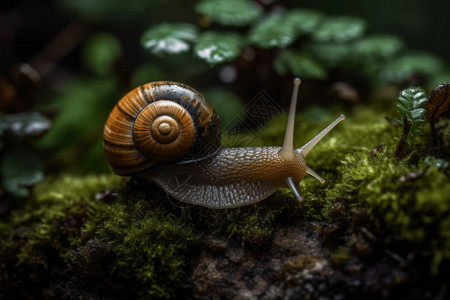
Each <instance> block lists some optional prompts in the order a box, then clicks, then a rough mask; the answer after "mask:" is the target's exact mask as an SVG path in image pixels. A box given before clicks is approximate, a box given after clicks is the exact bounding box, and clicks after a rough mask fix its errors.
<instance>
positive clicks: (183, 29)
mask: <svg viewBox="0 0 450 300" xmlns="http://www.w3.org/2000/svg"><path fill="white" fill-rule="evenodd" d="M196 40H197V27H195V26H194V25H192V24H186V23H161V24H158V25H155V26H153V27H151V28H150V29H148V30H147V31H146V32H144V34H143V35H142V38H141V44H142V46H143V47H144V48H145V49H147V50H150V52H151V53H153V54H156V55H162V54H179V53H183V52H186V51H188V50H189V49H190V48H191V43H193V42H195V41H196Z"/></svg>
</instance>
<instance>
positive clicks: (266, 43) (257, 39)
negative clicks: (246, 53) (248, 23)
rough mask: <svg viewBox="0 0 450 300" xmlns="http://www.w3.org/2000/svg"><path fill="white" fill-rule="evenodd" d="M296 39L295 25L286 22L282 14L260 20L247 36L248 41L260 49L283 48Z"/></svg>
mask: <svg viewBox="0 0 450 300" xmlns="http://www.w3.org/2000/svg"><path fill="white" fill-rule="evenodd" d="M297 37H298V31H297V30H296V28H295V23H293V22H286V20H285V18H284V15H282V14H274V15H271V16H269V17H267V18H266V19H264V20H262V21H261V22H259V23H258V24H257V25H256V26H255V27H253V28H252V29H251V31H250V33H249V35H248V39H249V41H250V42H251V43H253V44H255V45H257V46H258V47H261V48H273V47H279V48H285V47H286V46H288V45H289V44H291V43H292V42H293V41H294V40H295V39H296V38H297Z"/></svg>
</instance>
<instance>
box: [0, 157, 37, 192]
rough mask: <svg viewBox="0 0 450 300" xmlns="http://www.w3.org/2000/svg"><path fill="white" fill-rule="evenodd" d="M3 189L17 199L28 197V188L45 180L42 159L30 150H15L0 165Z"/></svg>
mask: <svg viewBox="0 0 450 300" xmlns="http://www.w3.org/2000/svg"><path fill="white" fill-rule="evenodd" d="M0 175H1V177H2V184H3V188H4V189H5V190H6V191H8V192H9V193H11V194H12V195H13V196H15V197H26V196H28V194H29V192H28V187H31V186H33V185H35V184H36V183H38V182H40V181H42V180H43V179H44V166H43V163H42V161H41V160H40V158H39V157H38V156H37V155H36V154H35V153H34V152H33V151H32V150H29V149H25V148H20V149H13V150H11V151H9V152H8V153H6V154H5V155H4V156H3V159H2V161H1V163H0Z"/></svg>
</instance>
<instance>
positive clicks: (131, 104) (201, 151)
mask: <svg viewBox="0 0 450 300" xmlns="http://www.w3.org/2000/svg"><path fill="white" fill-rule="evenodd" d="M299 85H300V79H298V78H297V79H295V80H294V91H293V94H292V101H291V106H290V109H289V117H288V123H287V126H286V135H285V139H284V143H283V147H256V148H220V146H219V144H220V133H221V130H220V124H219V120H218V117H217V115H216V114H215V112H214V109H213V108H212V106H211V105H210V104H209V103H208V102H207V101H206V99H205V98H204V97H203V96H202V95H201V94H200V93H199V92H197V91H196V90H194V89H193V88H191V87H189V86H187V85H184V84H181V83H177V82H170V81H158V82H153V83H148V84H145V85H143V86H141V87H138V88H136V89H134V90H132V91H131V92H129V93H128V94H127V95H125V96H124V97H123V98H122V99H121V100H120V101H119V102H118V104H117V105H116V106H115V108H114V109H113V111H112V112H111V114H110V116H109V118H108V120H107V122H106V125H105V129H104V143H103V144H104V150H105V156H106V159H107V161H108V163H109V164H110V165H111V167H112V168H113V170H114V172H115V173H117V174H119V175H137V176H140V177H142V178H144V179H146V180H148V181H151V182H154V183H156V184H158V185H159V186H160V187H161V188H162V189H164V190H165V191H166V192H167V193H168V194H169V195H171V196H172V197H174V198H176V199H178V200H180V201H183V202H187V203H191V204H196V205H202V206H206V207H210V208H216V209H220V208H231V207H238V206H243V205H248V204H252V203H255V202H258V201H261V200H263V199H265V198H267V197H268V196H269V195H271V194H272V193H273V192H275V191H276V190H277V189H279V188H282V187H287V188H290V189H291V190H292V192H293V193H294V196H295V197H296V198H297V200H298V201H302V200H303V198H302V196H301V194H300V192H299V190H298V185H299V183H300V181H301V180H302V179H303V177H304V176H305V174H307V173H308V174H310V175H312V176H314V177H315V178H317V179H318V180H319V181H321V182H322V183H324V182H325V180H323V179H322V178H321V177H320V176H319V175H317V174H316V173H315V172H314V171H313V170H312V169H311V168H310V167H309V166H307V164H306V162H305V157H306V155H307V154H308V152H309V151H310V150H311V149H312V148H313V147H314V146H315V145H316V144H317V143H318V142H319V141H320V140H321V139H322V138H323V137H324V136H325V135H326V134H327V133H328V132H330V130H331V129H333V128H334V127H335V126H336V125H337V124H338V123H339V122H340V121H342V120H344V119H345V117H344V115H341V116H340V117H339V118H338V119H336V120H335V121H334V122H333V123H332V124H330V125H329V126H328V127H327V128H325V129H324V130H323V131H322V132H320V133H319V134H318V135H317V136H316V137H315V138H313V139H312V140H311V141H310V142H308V143H307V144H306V145H305V146H303V147H302V148H299V149H294V148H293V143H294V123H295V106H296V102H297V94H298V87H299Z"/></svg>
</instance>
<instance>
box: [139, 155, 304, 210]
mask: <svg viewBox="0 0 450 300" xmlns="http://www.w3.org/2000/svg"><path fill="white" fill-rule="evenodd" d="M280 150H281V147H255V148H222V149H220V151H219V152H218V153H217V155H216V156H214V157H212V158H210V159H206V160H202V161H199V162H196V163H189V164H158V165H155V168H153V169H152V170H150V171H148V172H146V173H144V174H142V175H140V176H141V177H143V178H145V179H147V180H149V181H152V182H155V183H156V184H158V185H159V186H161V187H162V188H163V189H164V190H165V191H166V192H167V193H169V194H170V195H171V196H173V197H174V198H177V199H178V200H181V201H183V202H187V203H192V204H197V205H202V206H207V207H210V208H231V207H237V206H242V205H248V204H252V203H255V202H258V201H261V200H263V199H265V198H267V197H268V196H269V195H271V194H272V193H273V192H275V191H276V190H278V189H279V188H281V187H286V188H287V187H288V186H287V184H286V181H285V178H287V177H289V176H293V177H294V178H293V179H294V181H295V182H300V181H301V180H302V179H303V177H304V176H305V174H306V163H305V160H304V158H303V156H302V155H301V154H300V153H296V155H295V157H294V159H285V158H283V157H282V156H281V155H280V154H279V152H280Z"/></svg>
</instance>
